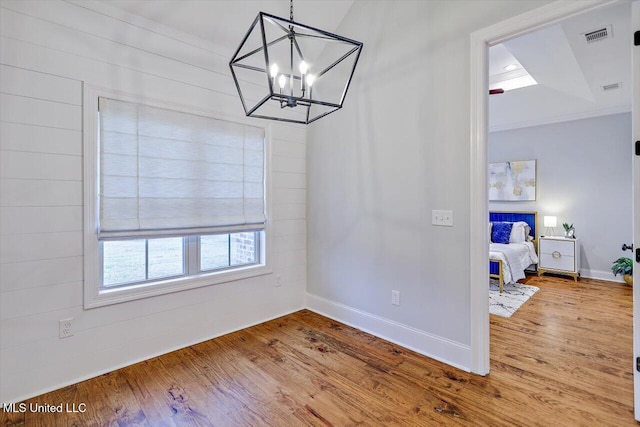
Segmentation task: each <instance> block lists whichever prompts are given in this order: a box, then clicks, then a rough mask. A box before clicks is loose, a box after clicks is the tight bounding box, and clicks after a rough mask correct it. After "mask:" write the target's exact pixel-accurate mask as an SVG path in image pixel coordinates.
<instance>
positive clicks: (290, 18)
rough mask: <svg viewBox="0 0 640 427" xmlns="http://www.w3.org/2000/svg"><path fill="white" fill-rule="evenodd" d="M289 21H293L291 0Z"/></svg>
mask: <svg viewBox="0 0 640 427" xmlns="http://www.w3.org/2000/svg"><path fill="white" fill-rule="evenodd" d="M289 21H293V0H289Z"/></svg>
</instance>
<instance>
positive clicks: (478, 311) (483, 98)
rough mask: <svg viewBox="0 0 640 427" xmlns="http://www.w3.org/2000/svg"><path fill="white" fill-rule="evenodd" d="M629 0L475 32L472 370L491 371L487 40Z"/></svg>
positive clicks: (595, 0)
mask: <svg viewBox="0 0 640 427" xmlns="http://www.w3.org/2000/svg"><path fill="white" fill-rule="evenodd" d="M623 2H628V0H609V1H604V2H603V1H601V0H585V1H576V2H567V1H555V2H553V3H550V4H548V5H545V6H542V7H540V8H537V9H534V10H532V11H529V12H526V13H524V14H521V15H518V16H515V17H513V18H509V19H507V20H505V21H502V22H499V23H497V24H494V25H492V26H489V27H486V28H483V29H480V30H478V31H475V32H473V33H471V46H470V49H471V63H470V65H471V86H470V92H471V99H470V101H471V102H470V107H471V108H470V109H471V117H470V120H471V126H470V131H471V133H470V142H471V146H470V148H471V165H470V166H471V170H470V172H471V173H470V187H469V188H470V191H471V200H470V202H471V204H470V205H471V212H470V239H471V242H470V281H469V283H470V286H471V289H470V295H471V313H470V314H471V316H470V318H471V371H472V372H474V373H477V374H480V375H487V374H488V373H489V363H490V360H489V286H487V280H488V277H489V262H488V260H489V242H488V237H487V221H488V218H489V187H488V182H489V177H488V154H487V153H488V145H489V144H488V140H489V135H488V130H489V129H488V128H489V126H488V117H489V102H488V99H489V95H488V94H489V46H493V45H495V44H498V43H501V42H504V41H506V40H509V39H512V38H515V37H518V36H520V35H523V34H526V33H529V32H531V31H534V30H537V29H540V28H544V27H547V26H549V25H553V24H555V23H557V22H558V21H561V20H563V19H565V18H569V17H572V16H575V15H578V14H581V13H584V12H589V11H593V10H597V9H600V8H604V7H609V6H612V5H615V4H618V3H623Z"/></svg>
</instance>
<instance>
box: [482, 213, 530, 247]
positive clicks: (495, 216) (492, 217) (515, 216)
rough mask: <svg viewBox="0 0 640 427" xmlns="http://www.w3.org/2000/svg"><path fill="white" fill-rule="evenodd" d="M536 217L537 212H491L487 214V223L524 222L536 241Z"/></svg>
mask: <svg viewBox="0 0 640 427" xmlns="http://www.w3.org/2000/svg"><path fill="white" fill-rule="evenodd" d="M537 217H538V212H500V211H492V212H489V222H492V221H508V222H517V221H524V222H526V223H527V224H529V227H531V235H532V236H533V238H534V239H535V241H536V242H537V241H538V233H537V232H536V221H537Z"/></svg>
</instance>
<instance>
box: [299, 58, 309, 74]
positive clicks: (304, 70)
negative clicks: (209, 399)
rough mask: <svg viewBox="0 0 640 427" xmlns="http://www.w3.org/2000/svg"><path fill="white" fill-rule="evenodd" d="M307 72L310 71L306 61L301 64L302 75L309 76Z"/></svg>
mask: <svg viewBox="0 0 640 427" xmlns="http://www.w3.org/2000/svg"><path fill="white" fill-rule="evenodd" d="M307 71H309V66H308V65H307V63H306V62H304V61H302V62H300V74H307Z"/></svg>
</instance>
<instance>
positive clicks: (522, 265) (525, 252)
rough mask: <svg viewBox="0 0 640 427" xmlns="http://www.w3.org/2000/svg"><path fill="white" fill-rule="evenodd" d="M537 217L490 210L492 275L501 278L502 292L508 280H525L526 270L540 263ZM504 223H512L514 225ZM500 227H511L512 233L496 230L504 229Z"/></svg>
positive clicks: (490, 260)
mask: <svg viewBox="0 0 640 427" xmlns="http://www.w3.org/2000/svg"><path fill="white" fill-rule="evenodd" d="M536 219H537V212H504V211H500V212H499V211H492V212H489V237H490V245H489V277H491V278H494V279H498V284H499V287H500V293H502V291H503V288H504V284H505V283H506V284H508V283H515V282H517V281H518V280H520V279H524V278H525V277H526V276H525V270H528V269H530V268H532V267H534V266H535V265H537V264H538V255H537V254H536V243H537V240H538V239H537V233H536ZM504 223H510V224H511V227H510V228H509V227H508V225H507V226H505V224H504ZM499 227H500V228H507V229H509V230H511V234H510V235H508V236H505V235H504V234H503V235H500V234H499V233H496V231H498V232H499V231H501V230H499ZM527 227H528V228H527ZM521 230H523V231H521ZM505 231H506V230H505ZM519 233H523V234H522V235H521V234H519ZM515 235H517V236H518V237H517V238H516V237H515ZM492 237H493V238H496V240H497V242H493V241H492V240H491V238H492Z"/></svg>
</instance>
